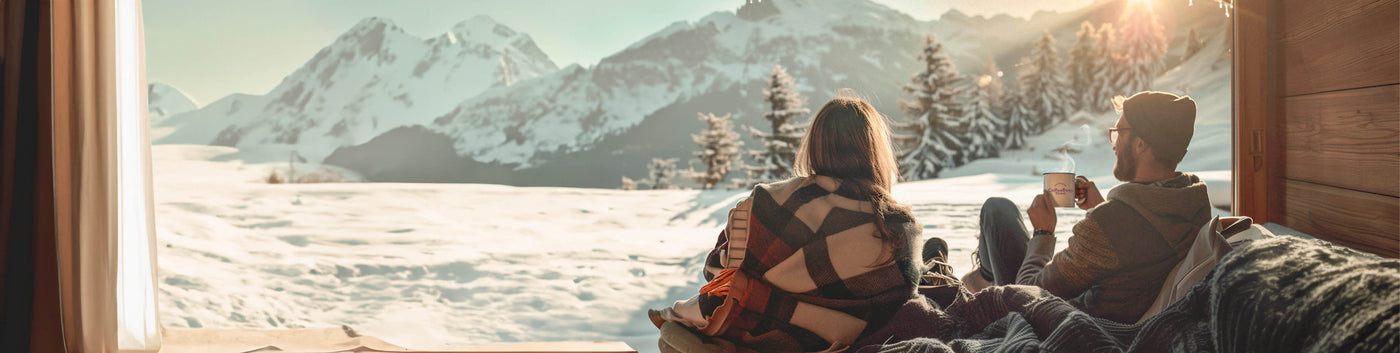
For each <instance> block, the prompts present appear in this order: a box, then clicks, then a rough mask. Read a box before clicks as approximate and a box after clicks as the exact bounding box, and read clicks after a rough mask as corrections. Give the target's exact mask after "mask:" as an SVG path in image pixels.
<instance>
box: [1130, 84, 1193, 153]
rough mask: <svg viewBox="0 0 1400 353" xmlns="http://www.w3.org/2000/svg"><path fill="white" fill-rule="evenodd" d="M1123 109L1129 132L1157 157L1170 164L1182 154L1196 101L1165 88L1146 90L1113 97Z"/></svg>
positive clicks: (1184, 151) (1187, 140)
mask: <svg viewBox="0 0 1400 353" xmlns="http://www.w3.org/2000/svg"><path fill="white" fill-rule="evenodd" d="M1113 103H1114V104H1113V105H1114V108H1118V110H1119V111H1120V112H1122V113H1123V120H1126V121H1127V122H1128V126H1129V127H1131V128H1132V132H1131V134H1132V135H1133V136H1137V138H1140V139H1142V141H1143V142H1145V143H1147V146H1148V147H1152V153H1153V154H1154V155H1156V156H1157V159H1159V160H1162V161H1164V162H1171V163H1172V164H1175V163H1180V162H1181V158H1182V157H1185V156H1186V146H1187V145H1188V144H1190V143H1191V135H1192V134H1193V133H1194V132H1195V130H1196V101H1194V100H1192V99H1191V97H1185V96H1180V97H1179V96H1177V95H1175V94H1171V93H1166V92H1155V91H1146V92H1139V93H1138V94H1134V95H1133V96H1132V97H1128V98H1127V99H1123V97H1122V96H1118V97H1116V98H1114V100H1113Z"/></svg>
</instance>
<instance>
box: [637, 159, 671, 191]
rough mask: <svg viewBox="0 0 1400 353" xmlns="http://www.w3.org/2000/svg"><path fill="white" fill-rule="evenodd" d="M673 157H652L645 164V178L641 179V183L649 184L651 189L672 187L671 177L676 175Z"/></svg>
mask: <svg viewBox="0 0 1400 353" xmlns="http://www.w3.org/2000/svg"><path fill="white" fill-rule="evenodd" d="M676 161H677V160H676V159H675V158H664V159H663V158H652V159H651V163H648V164H647V178H646V179H645V180H642V184H646V185H650V186H651V189H652V190H666V189H670V188H672V187H673V186H674V185H673V184H671V179H674V178H675V177H676Z"/></svg>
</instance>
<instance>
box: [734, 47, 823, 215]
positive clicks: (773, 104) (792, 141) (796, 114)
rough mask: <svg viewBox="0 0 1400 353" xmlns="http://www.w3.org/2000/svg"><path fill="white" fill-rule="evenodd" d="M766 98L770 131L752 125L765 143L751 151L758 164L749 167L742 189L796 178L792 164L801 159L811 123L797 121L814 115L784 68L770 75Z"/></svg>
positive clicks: (764, 91)
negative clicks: (798, 153)
mask: <svg viewBox="0 0 1400 353" xmlns="http://www.w3.org/2000/svg"><path fill="white" fill-rule="evenodd" d="M763 99H764V101H766V102H768V106H769V111H768V112H767V113H764V114H763V118H764V119H768V122H769V127H770V130H769V131H770V132H764V131H760V130H759V129H756V128H754V127H752V126H749V127H748V130H749V133H750V134H752V135H753V136H754V137H755V138H757V139H758V141H759V142H760V143H762V144H763V147H762V149H758V150H750V151H749V158H751V159H753V161H754V162H755V163H756V164H755V165H745V166H743V168H744V170H745V171H746V172H747V174H748V177H747V178H744V179H740V180H737V182H736V186H738V187H739V188H750V187H753V186H754V185H756V184H758V183H767V182H773V181H779V180H783V179H786V178H788V177H790V176H792V162H793V160H794V159H795V158H796V156H797V146H798V145H799V144H801V143H802V135H803V134H805V133H806V131H807V126H808V124H811V122H810V121H809V122H804V123H798V122H796V120H797V119H798V118H801V117H802V116H803V115H807V113H810V112H811V111H810V110H807V108H803V107H802V106H803V105H804V104H806V103H807V99H806V98H803V97H802V95H801V94H798V93H797V83H796V81H795V80H793V78H792V76H788V74H787V70H783V67H782V66H781V65H773V72H772V73H771V74H769V76H768V88H766V89H764V90H763Z"/></svg>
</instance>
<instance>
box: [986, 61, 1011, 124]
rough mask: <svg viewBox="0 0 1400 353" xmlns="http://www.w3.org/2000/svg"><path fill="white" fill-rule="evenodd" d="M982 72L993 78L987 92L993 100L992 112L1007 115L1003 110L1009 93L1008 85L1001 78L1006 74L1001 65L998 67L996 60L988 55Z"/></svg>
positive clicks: (1002, 115)
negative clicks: (1007, 90)
mask: <svg viewBox="0 0 1400 353" xmlns="http://www.w3.org/2000/svg"><path fill="white" fill-rule="evenodd" d="M981 74H982V75H986V76H991V78H992V79H991V83H989V84H987V93H988V95H989V96H990V98H991V102H992V112H993V113H996V115H997V116H1001V117H1005V116H1006V114H1003V112H1002V110H1003V108H1004V107H1003V106H1004V105H1005V103H1006V98H1007V93H1006V85H1005V84H1002V81H1001V80H1002V77H1003V76H1006V74H1005V73H1004V72H1002V71H1001V67H998V66H997V62H996V60H993V59H992V58H991V57H988V58H987V62H985V63H983V64H982V72H981Z"/></svg>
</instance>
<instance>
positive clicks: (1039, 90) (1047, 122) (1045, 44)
mask: <svg viewBox="0 0 1400 353" xmlns="http://www.w3.org/2000/svg"><path fill="white" fill-rule="evenodd" d="M1028 59H1029V61H1026V62H1023V63H1022V65H1021V68H1022V70H1021V72H1020V73H1019V75H1017V76H1018V77H1017V78H1018V79H1019V80H1020V83H1021V94H1022V95H1023V97H1022V98H1024V101H1023V103H1025V104H1026V106H1027V108H1028V109H1030V112H1031V113H1033V114H1035V119H1036V121H1035V123H1036V130H1035V132H1036V133H1040V132H1044V131H1045V130H1047V129H1049V128H1050V127H1051V126H1052V125H1054V124H1057V123H1059V122H1061V121H1064V119H1065V118H1066V117H1068V116H1069V95H1068V91H1067V90H1066V87H1065V86H1066V84H1065V77H1064V72H1063V71H1062V70H1063V67H1061V66H1060V56H1059V51H1057V50H1056V49H1055V37H1053V36H1051V35H1050V31H1045V34H1044V35H1042V36H1041V37H1040V39H1037V40H1036V41H1035V44H1034V47H1033V48H1032V49H1031V56H1030V58H1028Z"/></svg>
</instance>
